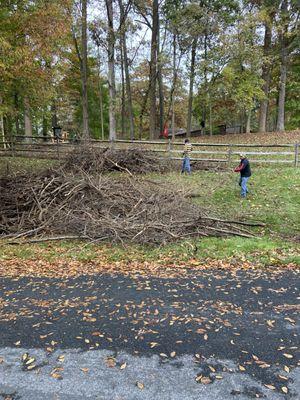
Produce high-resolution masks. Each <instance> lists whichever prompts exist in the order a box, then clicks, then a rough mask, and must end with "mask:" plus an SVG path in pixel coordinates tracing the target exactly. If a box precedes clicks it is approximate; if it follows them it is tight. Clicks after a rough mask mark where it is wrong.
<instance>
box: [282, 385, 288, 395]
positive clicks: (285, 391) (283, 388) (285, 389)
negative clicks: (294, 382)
mask: <svg viewBox="0 0 300 400" xmlns="http://www.w3.org/2000/svg"><path fill="white" fill-rule="evenodd" d="M281 390H282V391H283V393H288V391H289V390H288V388H287V387H286V386H282V388H281Z"/></svg>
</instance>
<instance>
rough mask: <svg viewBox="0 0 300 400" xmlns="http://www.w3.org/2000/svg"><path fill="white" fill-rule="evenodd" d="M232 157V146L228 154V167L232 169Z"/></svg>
mask: <svg viewBox="0 0 300 400" xmlns="http://www.w3.org/2000/svg"><path fill="white" fill-rule="evenodd" d="M231 156H232V146H231V144H230V145H229V148H228V152H227V166H228V168H230V163H231Z"/></svg>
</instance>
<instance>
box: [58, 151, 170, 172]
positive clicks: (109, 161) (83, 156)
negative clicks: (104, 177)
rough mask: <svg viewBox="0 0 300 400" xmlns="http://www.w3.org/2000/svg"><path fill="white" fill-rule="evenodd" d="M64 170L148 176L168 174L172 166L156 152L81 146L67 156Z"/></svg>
mask: <svg viewBox="0 0 300 400" xmlns="http://www.w3.org/2000/svg"><path fill="white" fill-rule="evenodd" d="M63 168H64V169H65V170H66V171H85V172H87V173H102V172H112V171H120V172H129V173H131V174H147V173H149V172H166V171H167V170H169V169H170V165H167V163H166V162H165V161H164V160H161V159H159V157H158V156H157V155H156V154H155V152H151V151H147V150H141V149H138V148H134V149H110V148H105V149H99V148H95V147H89V146H80V147H78V149H75V150H73V151H72V152H71V153H69V154H67V155H66V158H65V162H64V165H63Z"/></svg>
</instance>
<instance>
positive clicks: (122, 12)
mask: <svg viewBox="0 0 300 400" xmlns="http://www.w3.org/2000/svg"><path fill="white" fill-rule="evenodd" d="M119 7H120V17H121V21H122V25H123V26H122V29H121V48H122V51H123V62H124V71H125V82H126V97H127V111H128V119H129V128H130V140H134V119H133V107H132V94H131V83H130V75H129V62H128V56H127V43H126V29H125V26H124V24H125V21H126V15H125V10H124V4H123V1H122V0H119Z"/></svg>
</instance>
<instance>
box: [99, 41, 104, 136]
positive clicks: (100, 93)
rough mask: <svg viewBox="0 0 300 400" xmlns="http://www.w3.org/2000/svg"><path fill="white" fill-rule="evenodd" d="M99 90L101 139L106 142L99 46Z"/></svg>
mask: <svg viewBox="0 0 300 400" xmlns="http://www.w3.org/2000/svg"><path fill="white" fill-rule="evenodd" d="M98 90H99V105H100V124H101V139H102V140H104V121H103V98H102V97H103V93H102V85H101V69H100V48H99V46H98Z"/></svg>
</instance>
